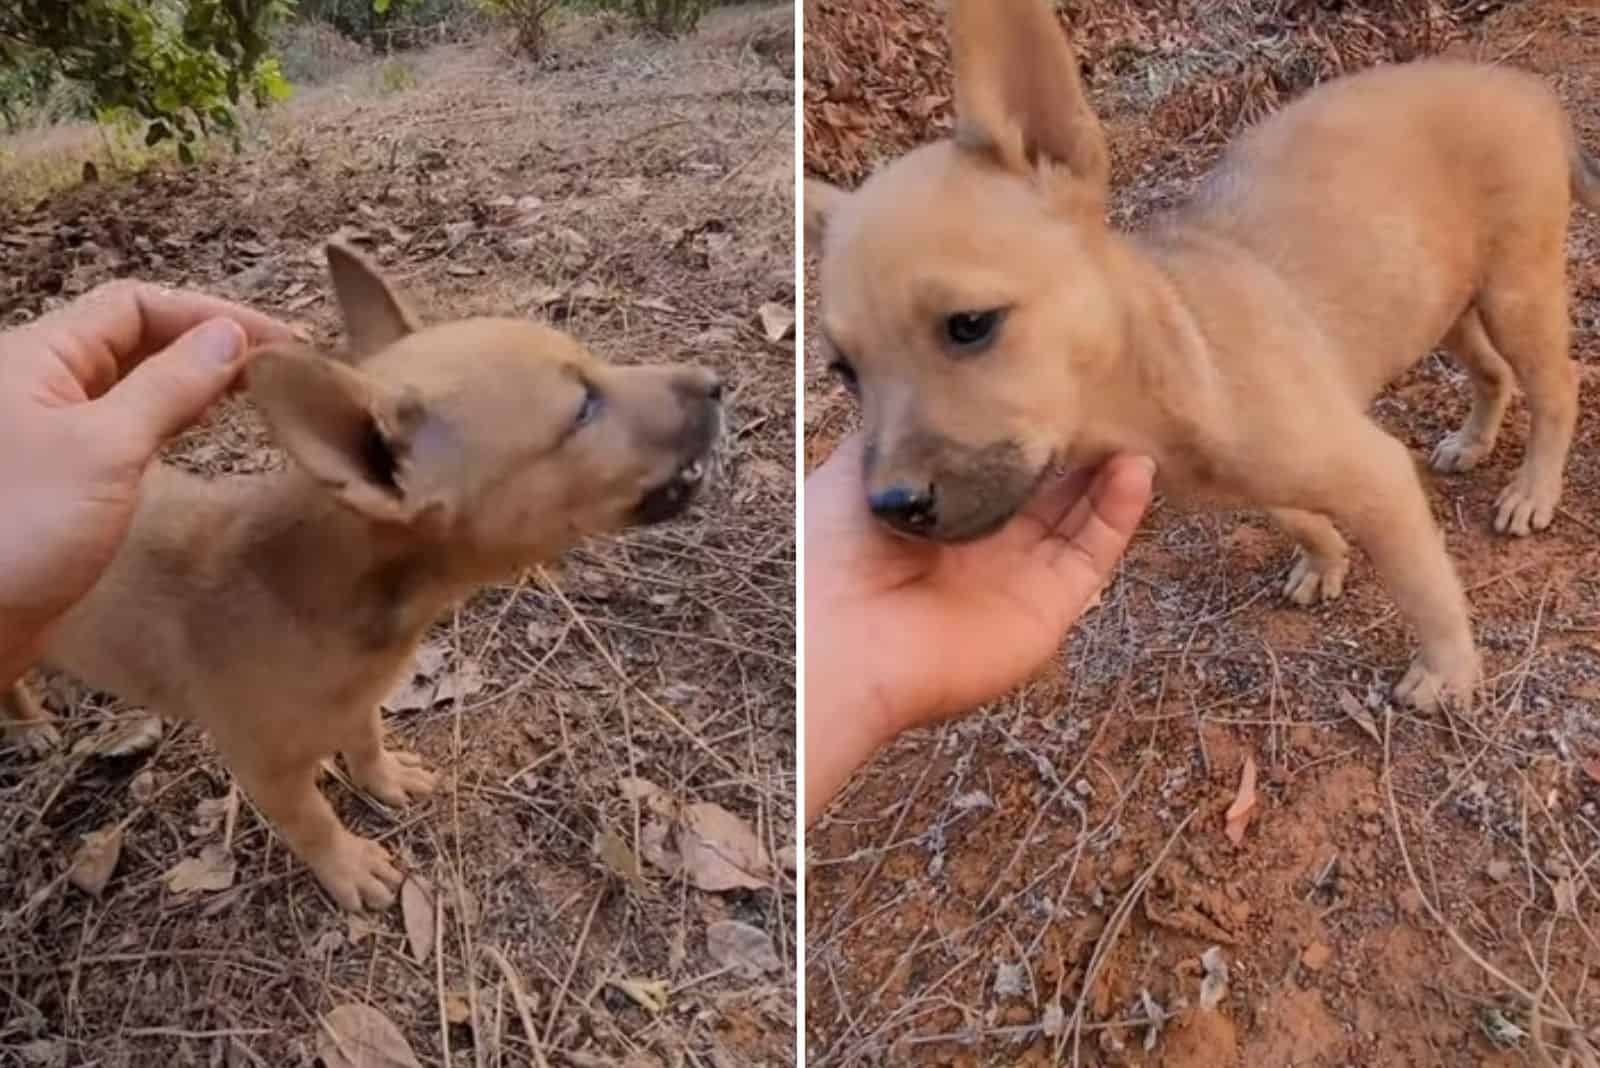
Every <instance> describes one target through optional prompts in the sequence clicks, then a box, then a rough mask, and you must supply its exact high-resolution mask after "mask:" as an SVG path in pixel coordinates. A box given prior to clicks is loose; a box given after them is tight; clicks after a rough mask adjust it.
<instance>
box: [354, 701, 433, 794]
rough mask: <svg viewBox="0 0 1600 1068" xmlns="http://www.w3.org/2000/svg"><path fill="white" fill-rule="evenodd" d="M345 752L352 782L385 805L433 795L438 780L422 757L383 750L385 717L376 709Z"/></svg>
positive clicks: (397, 750) (369, 715)
mask: <svg viewBox="0 0 1600 1068" xmlns="http://www.w3.org/2000/svg"><path fill="white" fill-rule="evenodd" d="M342 752H343V753H344V762H345V766H346V767H347V768H349V770H350V778H351V779H352V780H354V782H355V784H356V785H357V786H359V787H361V789H363V790H365V791H366V792H367V793H369V794H371V795H372V796H373V797H376V798H377V799H378V800H379V801H382V802H383V803H384V804H386V805H395V806H397V807H398V806H400V805H404V804H406V803H407V802H409V801H411V800H412V798H413V797H420V796H423V795H425V794H431V793H433V788H434V784H435V783H436V781H437V778H436V776H435V775H434V774H433V772H431V771H429V770H428V769H427V768H425V767H423V764H422V758H421V757H419V756H417V755H416V754H415V753H407V752H405V751H404V750H401V749H385V748H384V747H383V717H382V715H381V714H380V713H379V711H378V709H377V707H376V706H374V707H373V708H372V710H371V711H370V712H368V713H367V714H366V718H365V719H364V720H363V721H362V725H361V727H360V730H359V733H358V734H357V737H356V739H355V741H354V742H352V743H351V744H350V745H349V746H348V747H347V748H345V749H343V750H342Z"/></svg>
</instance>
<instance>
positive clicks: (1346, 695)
mask: <svg viewBox="0 0 1600 1068" xmlns="http://www.w3.org/2000/svg"><path fill="white" fill-rule="evenodd" d="M1339 710H1340V711H1341V712H1343V713H1344V714H1345V715H1346V716H1348V717H1349V718H1350V720H1351V721H1352V722H1354V723H1355V725H1356V726H1358V727H1360V728H1361V729H1362V730H1364V731H1366V732H1367V736H1368V737H1369V738H1371V739H1372V740H1373V741H1375V742H1377V743H1378V744H1379V745H1382V744H1383V735H1382V734H1380V733H1378V724H1377V722H1376V721H1375V720H1374V719H1373V718H1372V713H1370V712H1368V711H1367V710H1366V709H1364V708H1362V707H1361V702H1360V701H1357V700H1356V699H1355V698H1354V697H1353V696H1351V694H1350V691H1349V690H1340V691H1339Z"/></svg>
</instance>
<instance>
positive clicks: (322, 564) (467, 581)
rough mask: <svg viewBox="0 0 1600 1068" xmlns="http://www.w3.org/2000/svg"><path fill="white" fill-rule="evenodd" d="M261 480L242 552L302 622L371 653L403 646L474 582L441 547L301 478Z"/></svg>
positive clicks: (292, 473) (292, 474)
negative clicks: (264, 483)
mask: <svg viewBox="0 0 1600 1068" xmlns="http://www.w3.org/2000/svg"><path fill="white" fill-rule="evenodd" d="M267 478H268V479H269V480H270V481H269V484H268V485H267V486H266V487H264V488H263V492H262V493H261V495H260V498H259V504H257V505H255V506H253V507H252V509H251V510H252V512H253V513H254V514H253V515H252V516H251V518H250V520H249V521H247V523H246V524H245V528H244V529H245V534H244V538H243V544H242V545H241V546H240V551H241V556H242V558H243V563H244V566H246V567H250V568H252V569H254V570H256V571H257V573H258V576H259V578H260V579H261V580H262V582H263V583H264V584H266V585H268V586H269V587H271V588H273V589H275V590H276V591H277V592H278V593H279V595H280V596H281V597H282V598H283V602H284V603H285V604H286V606H287V607H288V608H289V609H290V611H291V612H292V613H293V614H295V615H296V616H297V617H299V622H300V623H301V624H302V625H303V626H306V627H309V628H315V632H317V633H326V634H329V635H330V636H331V635H339V636H340V637H342V638H344V639H346V640H348V641H349V642H351V643H352V644H353V645H355V646H356V647H358V648H360V649H362V650H364V651H368V652H375V651H380V650H386V649H394V648H399V647H405V646H409V645H410V644H412V643H414V642H415V641H417V640H418V639H419V638H420V637H421V635H422V632H423V631H424V630H426V629H427V627H428V626H429V624H431V623H432V622H433V621H434V620H435V619H437V618H438V617H439V616H440V615H441V614H442V613H443V612H444V611H445V610H446V609H448V608H449V607H450V606H451V605H452V604H454V603H455V602H456V601H458V600H460V599H461V598H463V597H465V596H466V595H467V594H468V593H470V592H471V590H472V589H473V587H474V586H475V585H477V584H478V583H477V581H475V580H474V577H473V576H471V575H469V574H467V573H466V572H465V571H464V570H463V569H462V568H461V567H460V566H459V565H458V564H457V563H456V562H455V561H453V560H451V559H450V558H449V556H448V555H447V554H446V553H444V552H443V551H441V550H440V548H439V547H438V546H436V545H434V544H431V543H429V542H428V541H426V540H424V539H422V538H420V537H419V536H418V535H417V534H416V533H415V532H414V531H412V530H410V529H408V528H406V527H404V526H400V525H396V524H386V523H378V522H374V521H373V520H371V519H369V518H367V517H365V516H362V515H360V514H358V513H357V512H355V511H354V510H353V509H350V508H348V507H346V506H345V505H343V504H341V503H340V502H339V501H338V500H336V499H335V498H334V497H333V496H332V495H331V494H329V493H328V492H327V491H326V490H325V489H323V488H322V487H321V486H319V485H317V483H316V482H315V481H314V480H313V479H312V478H311V477H310V476H308V475H306V474H305V473H304V472H302V471H300V470H298V469H296V468H293V467H291V468H289V469H288V470H286V471H282V472H278V473H276V474H274V475H271V476H267Z"/></svg>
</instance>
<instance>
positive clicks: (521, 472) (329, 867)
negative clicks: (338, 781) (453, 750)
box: [6, 246, 721, 909]
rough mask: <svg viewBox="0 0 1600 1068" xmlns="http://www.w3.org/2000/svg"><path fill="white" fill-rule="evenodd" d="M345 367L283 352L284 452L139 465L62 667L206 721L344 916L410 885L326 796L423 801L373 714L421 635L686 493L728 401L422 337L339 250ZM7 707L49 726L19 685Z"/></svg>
mask: <svg viewBox="0 0 1600 1068" xmlns="http://www.w3.org/2000/svg"><path fill="white" fill-rule="evenodd" d="M328 261H329V265H330V267H331V268H332V272H333V281H334V287H335V289H336V291H337V293H338V297H339V302H340V304H341V306H342V309H343V312H344V317H345V324H346V328H347V332H348V334H349V341H350V349H351V351H350V353H349V354H348V356H347V357H346V359H344V360H338V359H334V358H330V357H327V356H324V355H320V354H318V353H317V352H314V351H310V350H308V349H296V348H281V347H274V348H271V349H268V350H264V351H262V352H261V353H260V354H259V355H258V356H257V357H256V359H255V361H254V362H253V364H252V365H251V368H250V372H249V388H250V393H251V396H252V397H253V398H254V400H255V401H256V403H257V405H258V406H259V408H260V409H261V411H262V412H263V414H264V415H265V417H266V419H267V421H268V423H269V424H270V425H271V428H272V430H273V432H274V434H275V436H276V437H277V439H278V441H279V442H280V443H281V444H282V446H283V448H284V449H285V450H286V451H287V452H288V453H289V455H290V457H291V459H292V460H293V461H294V462H293V463H292V464H291V465H290V466H289V468H288V469H287V470H285V471H280V472H275V473H272V474H267V475H258V476H238V477H230V478H222V479H217V480H214V481H208V480H205V479H201V478H196V477H193V476H191V475H187V474H184V473H182V472H179V471H177V470H175V469H173V468H170V467H160V466H158V467H155V468H153V469H152V470H151V471H150V473H149V474H148V475H147V476H146V478H145V482H144V487H143V494H142V497H141V500H140V504H139V510H138V514H137V516H136V517H135V519H134V523H133V528H132V531H131V533H130V534H129V536H128V539H127V542H126V543H125V544H124V546H123V548H122V550H121V551H120V553H119V554H118V555H117V557H116V559H115V561H114V562H113V563H112V565H111V568H110V570H108V571H107V572H106V574H105V576H104V578H102V579H101V580H100V582H99V584H98V585H96V586H95V588H94V590H93V592H91V593H90V595H89V597H88V598H87V599H86V600H84V601H83V602H82V603H81V604H79V605H78V606H77V607H76V608H74V609H73V610H72V611H71V612H70V613H69V614H68V615H67V616H66V617H65V618H64V619H63V620H62V622H61V624H60V625H59V626H58V627H57V628H56V630H55V631H54V632H53V633H52V635H51V637H50V639H49V641H48V644H47V646H46V650H45V658H46V661H47V662H48V663H50V664H51V665H53V666H56V667H59V668H61V669H63V670H65V671H67V672H68V673H70V674H72V675H75V676H77V677H78V678H80V679H82V680H83V681H85V682H87V683H89V684H90V685H92V686H95V687H97V688H100V689H104V690H108V691H110V692H111V693H114V694H116V695H118V696H119V697H122V698H124V699H126V700H128V701H131V702H135V703H139V704H143V705H147V706H149V707H150V708H151V709H153V710H155V711H158V712H160V713H162V714H164V715H166V716H169V717H173V718H181V719H188V720H193V721H194V722H196V723H199V724H200V725H201V726H203V727H205V728H206V729H207V730H208V731H210V732H211V735H212V737H213V738H214V739H215V741H216V744H217V747H218V748H219V749H220V750H221V751H222V754H223V756H224V757H225V758H226V760H227V762H228V764H229V766H230V767H231V768H232V770H233V773H234V774H235V775H236V776H237V778H238V780H239V782H240V783H241V784H242V785H243V786H244V788H245V790H246V791H247V792H248V793H249V795H250V796H251V798H252V799H253V800H254V802H255V804H256V805H257V806H258V807H259V808H260V809H261V811H262V812H263V813H264V814H265V815H266V816H267V817H268V818H269V819H270V820H271V821H272V822H273V823H274V824H275V825H276V827H277V829H278V831H279V833H281V834H282V835H283V837H284V839H285V840H286V841H287V842H288V844H289V846H290V848H291V849H292V850H293V851H294V852H295V853H296V855H298V856H299V857H300V858H301V859H302V860H304V861H305V862H306V863H307V864H308V865H310V867H311V869H312V871H314V872H315V873H316V875H317V878H318V879H320V880H321V881H322V885H323V886H324V887H326V888H327V890H328V892H329V893H330V894H332V895H333V897H334V899H335V900H337V901H338V902H339V904H341V905H343V906H345V907H346V908H351V909H358V908H360V907H361V906H362V905H363V904H365V905H367V906H372V907H385V906H387V905H388V904H389V903H390V902H391V901H392V900H393V889H394V887H396V886H397V885H398V883H399V882H400V873H399V872H397V871H396V870H395V868H394V866H393V865H392V864H391V863H390V860H389V856H388V853H387V852H386V851H385V850H384V849H383V847H382V846H380V845H378V844H377V843H376V842H373V841H369V840H368V839H365V838H359V837H357V836H356V835H354V834H352V833H350V832H349V831H348V830H346V829H345V828H344V827H343V826H342V825H341V824H340V823H339V820H338V818H337V817H336V816H335V815H334V812H333V809H332V808H331V807H329V805H328V802H327V800H326V799H325V798H324V797H323V796H322V794H321V792H320V791H319V790H318V789H317V785H316V780H317V774H318V769H319V767H320V765H321V762H322V761H323V760H324V759H325V758H329V757H332V756H333V755H334V754H335V753H341V754H343V756H344V759H345V765H346V767H347V769H348V771H349V773H350V777H351V778H352V779H353V780H354V781H355V783H356V784H357V785H358V786H360V787H361V788H362V789H364V790H366V791H368V792H369V793H371V794H372V795H373V796H374V797H377V798H379V799H381V800H383V801H385V802H387V803H389V804H394V805H399V804H403V803H405V802H406V801H408V800H410V799H411V798H412V797H413V796H415V795H418V794H425V793H427V792H429V791H430V790H432V788H433V785H434V777H433V775H432V774H431V773H430V772H428V771H426V770H425V769H424V768H423V767H422V766H421V764H420V762H419V761H418V759H417V758H416V757H415V756H412V755H410V754H408V753H403V752H398V751H394V750H389V749H385V748H384V746H383V727H382V724H381V722H380V720H379V713H378V703H379V702H380V701H381V700H382V699H383V698H384V697H386V696H387V695H388V694H389V693H390V692H391V691H392V690H393V688H394V686H395V684H396V682H397V681H398V678H399V676H400V675H401V674H402V673H403V672H405V671H406V670H407V668H408V667H409V665H410V663H411V659H412V654H413V651H414V649H415V647H416V645H417V643H418V641H419V640H420V639H421V637H422V635H423V632H424V631H425V630H426V629H427V627H428V625H429V624H431V623H432V622H433V621H434V620H435V619H437V618H438V617H439V616H440V614H441V613H443V612H444V611H445V610H446V609H447V608H449V607H450V606H451V605H452V604H454V603H456V602H457V601H459V600H461V599H462V598H463V597H465V596H466V595H467V594H469V593H471V592H472V591H473V590H474V589H475V588H477V587H478V586H479V585H481V584H483V583H486V582H490V581H494V580H497V579H502V578H505V577H507V576H510V575H512V574H514V573H515V572H517V571H518V570H519V569H520V568H521V567H523V566H526V565H529V564H532V563H535V562H538V561H542V560H549V559H551V558H552V557H554V556H556V555H558V554H559V553H561V552H562V551H563V550H565V549H567V548H568V547H569V546H571V545H572V544H573V543H575V542H576V541H578V540H579V539H580V538H582V537H584V536H586V535H589V534H598V533H603V532H606V531H612V530H616V529H618V528H621V527H626V526H630V525H633V524H637V523H649V522H655V521H658V520H662V519H666V518H669V517H671V516H673V515H675V514H677V513H678V512H679V511H681V510H682V509H683V508H684V506H685V505H686V504H687V503H688V502H689V500H690V499H691V498H692V497H693V495H694V493H695V491H696V490H697V488H698V487H699V485H700V483H701V480H702V473H703V471H704V464H705V462H706V457H707V454H708V452H709V450H710V449H711V447H712V445H713V443H714V441H715V438H716V436H717V433H718V429H719V426H720V421H721V406H720V401H719V398H720V393H721V390H720V387H719V385H718V383H717V380H716V378H714V377H713V376H712V375H711V374H709V373H708V372H706V371H702V370H698V369H695V368H689V367H610V366H607V365H605V364H603V363H601V362H600V361H599V360H597V359H596V358H595V357H594V356H592V355H590V354H589V353H588V352H587V351H586V350H585V349H584V348H583V347H582V346H581V345H579V344H578V343H577V342H576V341H574V340H573V339H571V338H569V337H567V336H565V335H563V334H561V333H559V332H557V331H555V330H552V329H549V328H547V327H544V326H540V325H537V324H535V323H532V322H527V321H524V320H518V319H468V320H463V321H459V322H452V323H446V324H444V325H440V326H433V327H427V328H423V327H420V326H418V325H417V323H416V322H415V320H414V319H413V317H412V315H411V314H410V313H409V312H408V311H407V310H406V309H405V307H404V306H403V305H402V304H401V302H400V300H399V299H398V298H397V297H396V296H395V294H394V293H393V292H391V291H390V289H389V287H388V286H387V285H386V284H385V283H384V281H383V280H382V279H381V278H380V277H379V276H378V274H377V273H376V271H374V270H373V269H372V268H371V267H370V266H369V265H368V264H366V263H365V262H364V261H363V260H362V259H361V258H360V257H358V256H357V255H355V254H354V253H352V252H349V251H347V250H344V249H342V248H339V247H337V246H330V247H329V249H328ZM6 703H7V704H8V705H9V706H10V710H11V713H12V715H13V716H14V717H18V716H20V717H22V718H37V717H38V714H39V713H38V709H37V708H36V707H34V706H33V705H32V704H31V702H29V701H28V700H27V698H26V695H25V694H24V693H23V692H22V691H21V690H20V689H19V690H17V691H16V692H14V693H12V694H11V695H10V697H9V699H8V701H7V702H6Z"/></svg>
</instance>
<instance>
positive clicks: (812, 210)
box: [805, 178, 850, 255]
mask: <svg viewBox="0 0 1600 1068" xmlns="http://www.w3.org/2000/svg"><path fill="white" fill-rule="evenodd" d="M849 195H850V194H849V193H846V192H845V191H844V190H843V189H840V188H839V187H838V186H836V185H829V184H828V183H827V182H824V181H820V180H819V179H816V178H807V179H806V185H805V213H806V214H805V220H806V229H805V234H806V248H808V249H810V250H811V254H812V255H817V254H818V253H820V252H821V251H822V242H823V239H824V237H825V236H826V234H827V231H828V220H829V219H830V218H832V217H833V215H834V213H836V212H837V211H838V210H839V207H840V206H841V205H842V204H843V203H844V202H845V198H847V197H848V196H849Z"/></svg>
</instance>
